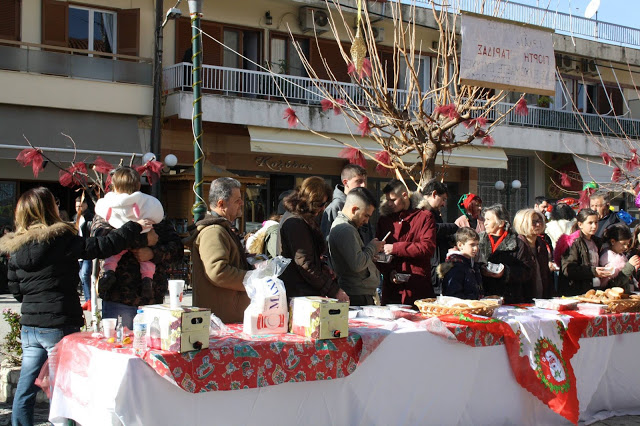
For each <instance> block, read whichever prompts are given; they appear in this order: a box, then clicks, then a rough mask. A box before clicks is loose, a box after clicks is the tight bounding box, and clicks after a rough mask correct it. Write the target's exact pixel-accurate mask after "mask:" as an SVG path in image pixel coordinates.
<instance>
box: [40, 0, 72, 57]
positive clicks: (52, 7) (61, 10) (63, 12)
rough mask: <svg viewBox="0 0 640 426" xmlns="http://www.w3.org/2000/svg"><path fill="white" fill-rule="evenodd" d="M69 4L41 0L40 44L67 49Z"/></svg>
mask: <svg viewBox="0 0 640 426" xmlns="http://www.w3.org/2000/svg"><path fill="white" fill-rule="evenodd" d="M68 28H69V4H68V3H67V2H63V1H58V0H42V44H47V45H49V46H63V47H67V46H68V44H69V31H68Z"/></svg>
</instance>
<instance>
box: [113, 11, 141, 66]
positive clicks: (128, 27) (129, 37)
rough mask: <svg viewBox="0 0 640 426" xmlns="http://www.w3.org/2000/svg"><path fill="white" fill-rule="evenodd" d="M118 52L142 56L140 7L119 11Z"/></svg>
mask: <svg viewBox="0 0 640 426" xmlns="http://www.w3.org/2000/svg"><path fill="white" fill-rule="evenodd" d="M117 25H118V52H117V53H118V54H119V55H130V56H140V9H121V10H119V11H118V24H117Z"/></svg>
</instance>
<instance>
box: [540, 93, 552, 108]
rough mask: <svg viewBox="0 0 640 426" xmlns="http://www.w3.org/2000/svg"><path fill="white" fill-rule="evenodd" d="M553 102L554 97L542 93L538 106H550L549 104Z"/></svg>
mask: <svg viewBox="0 0 640 426" xmlns="http://www.w3.org/2000/svg"><path fill="white" fill-rule="evenodd" d="M552 103H553V99H551V97H549V96H546V95H542V96H539V97H538V106H539V107H540V108H549V106H550V105H551V104H552Z"/></svg>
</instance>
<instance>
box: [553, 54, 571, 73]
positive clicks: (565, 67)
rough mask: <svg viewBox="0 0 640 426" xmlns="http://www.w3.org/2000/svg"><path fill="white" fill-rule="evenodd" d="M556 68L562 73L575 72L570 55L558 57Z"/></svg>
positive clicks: (558, 55)
mask: <svg viewBox="0 0 640 426" xmlns="http://www.w3.org/2000/svg"><path fill="white" fill-rule="evenodd" d="M556 66H557V67H558V68H559V69H560V70H561V71H574V68H573V59H572V58H571V56H569V55H561V54H557V55H556Z"/></svg>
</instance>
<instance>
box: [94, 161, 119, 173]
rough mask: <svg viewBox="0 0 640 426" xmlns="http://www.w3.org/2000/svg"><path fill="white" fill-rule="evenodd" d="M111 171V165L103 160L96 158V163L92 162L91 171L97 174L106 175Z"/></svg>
mask: <svg viewBox="0 0 640 426" xmlns="http://www.w3.org/2000/svg"><path fill="white" fill-rule="evenodd" d="M113 169H114V167H113V165H112V164H111V163H109V162H107V161H105V160H103V159H102V158H101V157H97V158H96V161H94V162H93V170H95V171H96V172H98V173H104V174H108V173H109V172H110V171H111V170H113Z"/></svg>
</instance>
